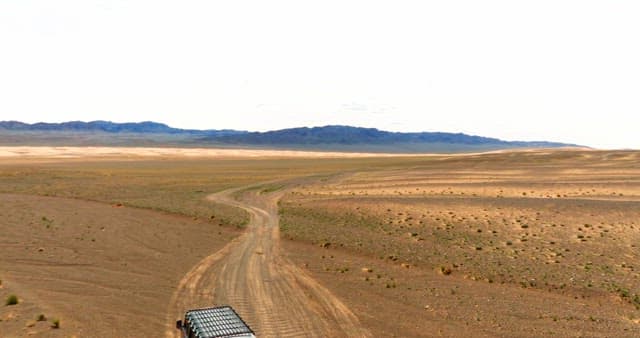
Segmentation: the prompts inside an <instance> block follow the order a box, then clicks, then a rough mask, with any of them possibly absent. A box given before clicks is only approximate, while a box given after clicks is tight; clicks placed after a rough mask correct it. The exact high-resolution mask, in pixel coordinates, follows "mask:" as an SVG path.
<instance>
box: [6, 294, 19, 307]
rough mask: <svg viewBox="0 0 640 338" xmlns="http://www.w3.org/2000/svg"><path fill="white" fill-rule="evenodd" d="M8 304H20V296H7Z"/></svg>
mask: <svg viewBox="0 0 640 338" xmlns="http://www.w3.org/2000/svg"><path fill="white" fill-rule="evenodd" d="M6 304H7V305H16V304H18V296H16V295H9V297H7V302H6Z"/></svg>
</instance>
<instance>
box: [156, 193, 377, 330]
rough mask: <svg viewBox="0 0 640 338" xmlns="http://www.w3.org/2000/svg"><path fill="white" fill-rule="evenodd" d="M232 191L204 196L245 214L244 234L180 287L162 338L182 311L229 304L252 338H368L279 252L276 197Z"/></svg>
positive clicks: (204, 262) (346, 312)
mask: <svg viewBox="0 0 640 338" xmlns="http://www.w3.org/2000/svg"><path fill="white" fill-rule="evenodd" d="M232 194H236V195H238V194H237V190H230V191H226V192H222V193H218V194H214V195H211V196H209V199H210V200H211V201H213V202H216V203H223V204H227V205H231V206H236V207H239V208H242V209H244V210H246V211H247V212H249V213H250V215H251V221H250V223H249V224H248V226H247V231H246V233H245V234H244V235H243V236H241V237H239V238H238V239H236V240H235V241H233V242H231V243H229V244H228V245H227V246H226V247H224V248H223V249H222V250H220V251H218V252H216V253H213V254H212V255H210V256H209V257H207V258H205V259H203V260H202V261H201V262H200V263H198V264H197V265H196V266H195V267H194V268H193V269H192V270H191V271H190V272H189V273H188V274H187V275H185V277H184V278H183V279H182V281H181V282H180V284H179V286H178V289H177V290H176V292H175V294H174V295H173V298H172V302H171V305H170V309H169V312H168V318H167V322H168V326H167V337H177V336H178V335H177V333H178V331H177V330H176V329H175V327H174V326H173V323H175V320H176V319H178V318H180V316H181V315H182V314H184V311H185V310H186V309H188V308H197V307H206V306H212V305H213V304H229V305H231V306H233V307H234V308H235V309H236V311H238V313H239V314H240V315H241V316H242V317H243V319H245V321H247V323H249V325H250V326H251V327H252V329H254V331H255V332H256V335H257V336H258V337H341V336H344V337H369V336H371V334H370V333H369V332H368V330H366V329H364V328H363V327H362V326H361V325H360V323H359V321H358V318H357V317H356V316H355V315H354V314H353V313H352V312H351V311H350V310H349V309H348V308H347V307H346V306H345V305H344V304H343V303H342V302H341V301H340V300H339V299H337V298H336V297H335V296H334V295H333V294H331V292H330V291H329V290H327V289H326V288H325V287H323V286H322V285H320V284H319V283H318V282H316V281H315V280H314V279H312V278H311V277H310V276H309V275H308V274H307V273H306V272H305V271H304V270H302V269H301V268H300V267H298V266H296V265H295V264H293V263H292V262H291V261H290V260H289V259H288V258H287V257H286V256H285V255H284V254H283V252H282V249H281V247H280V243H279V241H280V239H279V227H278V212H277V201H278V200H279V198H280V197H281V196H282V195H283V192H282V191H275V192H269V193H267V192H264V191H260V190H259V189H258V190H247V191H245V192H242V193H241V194H239V197H236V198H234V197H232Z"/></svg>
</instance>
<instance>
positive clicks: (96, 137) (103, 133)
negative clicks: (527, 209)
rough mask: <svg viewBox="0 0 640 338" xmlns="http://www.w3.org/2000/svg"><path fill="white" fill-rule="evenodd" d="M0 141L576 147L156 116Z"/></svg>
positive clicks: (16, 125)
mask: <svg viewBox="0 0 640 338" xmlns="http://www.w3.org/2000/svg"><path fill="white" fill-rule="evenodd" d="M0 145H5V146H7V145H56V146H170V147H223V148H270V149H274V148H275V149H296V150H331V151H360V152H363V151H366V152H396V153H400V152H407V153H419V152H471V151H487V150H499V149H514V148H556V147H576V145H573V144H565V143H558V142H547V141H539V142H523V141H505V140H500V139H496V138H489V137H482V136H474V135H467V134H462V133H443V132H418V133H402V132H388V131H383V130H378V129H374V128H359V127H351V126H323V127H313V128H308V127H301V128H291V129H282V130H274V131H267V132H247V131H238V130H226V129H225V130H193V129H178V128H172V127H169V126H167V125H166V124H162V123H157V122H138V123H114V122H108V121H92V122H81V121H73V122H64V123H35V124H27V123H22V122H17V121H0Z"/></svg>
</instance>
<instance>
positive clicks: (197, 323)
mask: <svg viewBox="0 0 640 338" xmlns="http://www.w3.org/2000/svg"><path fill="white" fill-rule="evenodd" d="M176 328H178V329H181V330H182V333H183V336H184V337H185V338H214V337H216V338H217V337H251V338H255V334H254V332H253V331H252V330H251V328H249V326H248V325H247V323H245V322H244V320H242V318H240V316H239V315H238V313H237V312H236V311H235V310H234V309H233V308H232V307H231V306H228V305H225V306H216V307H210V308H203V309H195V310H189V311H187V312H186V313H185V315H184V321H182V320H179V321H177V322H176Z"/></svg>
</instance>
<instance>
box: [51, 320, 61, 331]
mask: <svg viewBox="0 0 640 338" xmlns="http://www.w3.org/2000/svg"><path fill="white" fill-rule="evenodd" d="M51 328H53V329H59V328H60V319H57V318H56V319H54V320H52V321H51Z"/></svg>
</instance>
